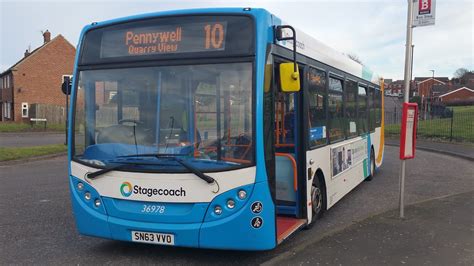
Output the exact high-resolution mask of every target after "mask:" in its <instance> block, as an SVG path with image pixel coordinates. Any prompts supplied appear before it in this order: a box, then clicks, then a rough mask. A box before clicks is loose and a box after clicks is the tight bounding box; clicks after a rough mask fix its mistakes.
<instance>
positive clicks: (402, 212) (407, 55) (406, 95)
mask: <svg viewBox="0 0 474 266" xmlns="http://www.w3.org/2000/svg"><path fill="white" fill-rule="evenodd" d="M407 1H408V12H407V39H406V45H405V73H404V74H405V75H404V88H405V91H404V97H403V102H405V103H408V98H409V93H410V79H411V72H412V66H411V61H412V57H413V46H412V35H413V2H414V1H416V0H407ZM400 133H401V134H403V133H402V132H400ZM405 163H406V162H405V160H403V159H402V160H401V169H400V218H404V217H405V203H404V197H405Z"/></svg>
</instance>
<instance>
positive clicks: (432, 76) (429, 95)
mask: <svg viewBox="0 0 474 266" xmlns="http://www.w3.org/2000/svg"><path fill="white" fill-rule="evenodd" d="M430 71H431V73H432V75H431V79H432V80H431V90H430V92H429V93H428V99H429V100H430V104H431V102H432V98H433V97H432V96H433V87H434V74H435V71H434V69H430ZM427 109H428V101H426V106H425V119H426V111H427Z"/></svg>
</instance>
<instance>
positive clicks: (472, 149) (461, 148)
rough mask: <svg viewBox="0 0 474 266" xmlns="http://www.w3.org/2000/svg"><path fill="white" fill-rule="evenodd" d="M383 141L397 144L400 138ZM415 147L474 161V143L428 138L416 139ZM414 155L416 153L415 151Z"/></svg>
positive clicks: (392, 144) (388, 143) (391, 144)
mask: <svg viewBox="0 0 474 266" xmlns="http://www.w3.org/2000/svg"><path fill="white" fill-rule="evenodd" d="M385 143H386V144H387V145H390V146H399V145H400V139H395V138H387V139H386V140H385ZM416 149H417V150H425V151H430V152H436V153H442V154H446V155H451V156H455V157H460V158H463V159H466V160H470V161H474V144H473V143H462V142H451V143H447V142H434V141H429V140H422V139H421V140H420V139H417V140H416ZM415 155H416V153H415Z"/></svg>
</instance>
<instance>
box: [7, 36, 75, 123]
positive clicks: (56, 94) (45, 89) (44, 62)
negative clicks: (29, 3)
mask: <svg viewBox="0 0 474 266" xmlns="http://www.w3.org/2000/svg"><path fill="white" fill-rule="evenodd" d="M43 41H44V42H43V45H41V46H40V47H38V48H36V49H35V50H33V51H31V52H29V51H28V50H27V51H26V52H25V54H24V57H23V58H22V59H21V60H20V61H18V62H17V63H15V64H14V65H13V66H11V67H10V68H8V69H7V70H6V71H4V72H3V73H1V74H0V121H15V122H22V121H28V120H29V114H28V109H29V106H31V104H36V103H38V104H49V105H57V106H65V96H64V94H63V93H62V92H61V83H62V78H63V75H71V74H72V72H73V66H74V57H75V53H76V49H75V47H74V46H73V45H72V44H71V43H69V42H68V41H67V40H66V39H65V38H64V37H63V36H62V35H61V34H59V35H58V36H56V37H55V38H53V39H51V33H50V32H49V31H46V32H44V33H43Z"/></svg>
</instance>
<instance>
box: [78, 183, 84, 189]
mask: <svg viewBox="0 0 474 266" xmlns="http://www.w3.org/2000/svg"><path fill="white" fill-rule="evenodd" d="M83 189H84V184H82V183H81V182H79V183H77V190H79V191H81V190H83Z"/></svg>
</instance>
